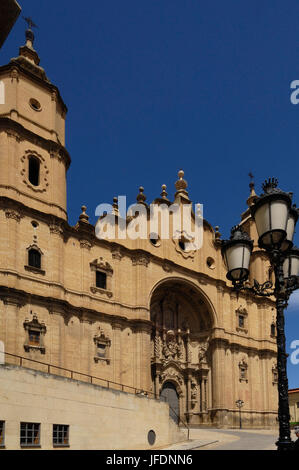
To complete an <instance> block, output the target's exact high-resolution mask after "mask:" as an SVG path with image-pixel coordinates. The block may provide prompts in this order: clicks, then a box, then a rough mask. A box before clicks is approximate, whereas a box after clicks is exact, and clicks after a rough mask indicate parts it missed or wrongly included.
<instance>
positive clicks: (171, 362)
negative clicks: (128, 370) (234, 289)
mask: <svg viewBox="0 0 299 470" xmlns="http://www.w3.org/2000/svg"><path fill="white" fill-rule="evenodd" d="M150 311H151V321H152V325H153V327H152V336H151V344H152V358H151V362H152V380H153V386H154V389H155V393H156V395H157V396H159V395H162V396H166V397H167V400H173V403H175V406H176V407H177V409H178V411H179V416H180V417H181V418H183V419H187V421H188V422H192V423H194V424H200V423H203V422H206V420H207V419H206V417H205V416H206V415H207V410H208V406H209V392H210V369H211V367H210V365H211V357H210V350H209V340H210V335H211V330H212V328H213V314H212V312H211V307H210V305H209V304H208V302H207V300H206V299H205V297H204V296H203V295H202V294H201V293H200V291H199V289H197V288H196V286H193V285H191V284H190V283H187V282H185V281H184V280H177V279H175V280H167V281H165V282H163V283H162V284H160V285H159V286H157V288H156V289H154V291H153V294H152V298H151V304H150ZM174 384H177V386H175V385H174ZM169 403H170V401H169ZM171 406H172V405H171Z"/></svg>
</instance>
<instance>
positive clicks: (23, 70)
mask: <svg viewBox="0 0 299 470" xmlns="http://www.w3.org/2000/svg"><path fill="white" fill-rule="evenodd" d="M13 69H17V70H18V72H19V73H20V74H22V75H24V76H25V77H27V78H29V79H30V80H31V81H33V82H35V83H37V84H38V85H39V86H42V87H43V88H47V89H48V90H49V91H51V92H53V91H54V92H55V93H56V94H57V98H58V100H59V103H60V106H61V107H62V109H63V111H64V113H67V106H66V105H65V103H64V101H63V99H62V97H61V95H60V92H59V89H58V88H57V86H55V85H53V84H52V83H51V82H49V81H46V80H43V79H42V78H40V77H39V76H38V75H36V74H34V73H31V72H30V71H29V70H28V69H26V68H24V67H22V64H21V63H18V61H16V60H14V61H12V62H10V63H9V64H6V65H2V66H1V67H0V74H4V73H6V72H7V73H8V74H9V73H10V72H11V71H12V70H13Z"/></svg>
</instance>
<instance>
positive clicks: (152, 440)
mask: <svg viewBox="0 0 299 470" xmlns="http://www.w3.org/2000/svg"><path fill="white" fill-rule="evenodd" d="M147 440H148V443H149V445H151V446H153V445H154V444H155V442H156V433H155V431H153V430H151V431H149V433H148V435H147Z"/></svg>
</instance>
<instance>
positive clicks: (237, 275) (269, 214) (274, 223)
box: [222, 178, 299, 450]
mask: <svg viewBox="0 0 299 470" xmlns="http://www.w3.org/2000/svg"><path fill="white" fill-rule="evenodd" d="M277 184H278V181H277V180H276V179H274V178H270V179H269V180H267V181H265V183H264V184H263V190H264V193H263V194H261V196H260V197H257V198H256V199H255V201H254V203H253V204H252V206H251V207H250V211H251V215H252V218H253V219H254V221H255V224H256V228H257V233H258V236H259V239H258V246H259V247H260V248H261V249H263V250H265V252H266V253H267V254H268V256H269V259H270V263H271V266H272V268H273V270H274V274H275V283H274V285H273V284H272V282H271V281H270V280H267V281H265V282H264V283H263V284H260V283H259V282H258V281H256V280H254V283H253V286H252V287H249V286H247V285H245V282H246V281H247V279H248V276H249V263H250V256H251V253H252V250H253V241H252V240H250V237H249V235H248V234H247V233H246V232H244V230H243V229H242V227H241V226H236V227H233V229H232V231H231V237H230V240H224V241H222V255H223V258H224V260H225V263H226V267H227V271H228V272H227V276H226V277H227V278H228V279H229V280H230V281H232V283H233V288H234V289H235V290H237V291H240V290H247V291H251V292H253V293H254V294H255V295H259V296H264V297H271V296H274V297H275V302H276V327H277V370H278V418H279V439H278V441H277V442H276V445H277V449H278V450H289V449H290V448H291V446H292V441H291V437H290V415H289V399H288V379H287V371H286V362H287V355H286V348H285V332H284V309H285V308H286V307H287V304H288V300H289V297H290V295H291V293H292V292H293V291H294V290H296V289H298V288H299V249H298V248H296V247H294V246H293V236H294V231H295V225H296V222H297V220H298V215H299V212H298V209H297V208H296V206H294V205H293V206H292V193H286V192H284V191H282V190H280V189H279V188H278V187H277Z"/></svg>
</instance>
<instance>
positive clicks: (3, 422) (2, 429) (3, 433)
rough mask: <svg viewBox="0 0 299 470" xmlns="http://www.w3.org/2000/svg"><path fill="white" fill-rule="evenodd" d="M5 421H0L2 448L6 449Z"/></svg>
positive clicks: (0, 444)
mask: <svg viewBox="0 0 299 470" xmlns="http://www.w3.org/2000/svg"><path fill="white" fill-rule="evenodd" d="M4 436H5V421H0V447H4V445H5V440H4Z"/></svg>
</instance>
